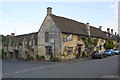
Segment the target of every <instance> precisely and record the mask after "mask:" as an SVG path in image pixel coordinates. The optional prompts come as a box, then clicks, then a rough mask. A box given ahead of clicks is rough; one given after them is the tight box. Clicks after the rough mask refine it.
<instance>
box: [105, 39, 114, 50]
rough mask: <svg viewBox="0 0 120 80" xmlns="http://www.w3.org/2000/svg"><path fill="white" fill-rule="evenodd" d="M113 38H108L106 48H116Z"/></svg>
mask: <svg viewBox="0 0 120 80" xmlns="http://www.w3.org/2000/svg"><path fill="white" fill-rule="evenodd" d="M114 46H115V45H114V43H113V40H106V43H105V44H104V48H105V49H113V48H114Z"/></svg>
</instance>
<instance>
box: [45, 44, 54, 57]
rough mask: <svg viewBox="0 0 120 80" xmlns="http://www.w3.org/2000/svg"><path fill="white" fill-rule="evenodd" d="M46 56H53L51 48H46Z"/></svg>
mask: <svg viewBox="0 0 120 80" xmlns="http://www.w3.org/2000/svg"><path fill="white" fill-rule="evenodd" d="M46 55H48V56H53V54H52V46H46Z"/></svg>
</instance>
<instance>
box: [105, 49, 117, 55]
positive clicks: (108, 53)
mask: <svg viewBox="0 0 120 80" xmlns="http://www.w3.org/2000/svg"><path fill="white" fill-rule="evenodd" d="M105 54H107V55H108V56H112V55H114V54H115V53H114V51H113V50H112V49H107V50H106V51H105Z"/></svg>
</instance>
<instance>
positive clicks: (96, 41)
mask: <svg viewBox="0 0 120 80" xmlns="http://www.w3.org/2000/svg"><path fill="white" fill-rule="evenodd" d="M97 43H98V39H97V38H96V39H94V42H93V45H94V46H97Z"/></svg>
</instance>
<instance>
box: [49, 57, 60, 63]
mask: <svg viewBox="0 0 120 80" xmlns="http://www.w3.org/2000/svg"><path fill="white" fill-rule="evenodd" d="M50 60H51V61H52V62H60V61H61V60H60V59H59V58H55V57H52V58H50Z"/></svg>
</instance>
